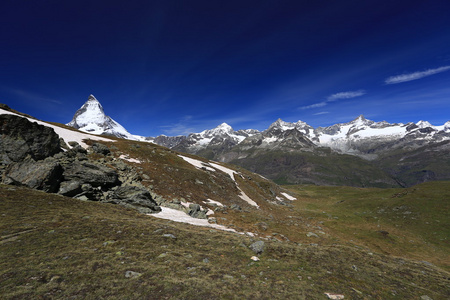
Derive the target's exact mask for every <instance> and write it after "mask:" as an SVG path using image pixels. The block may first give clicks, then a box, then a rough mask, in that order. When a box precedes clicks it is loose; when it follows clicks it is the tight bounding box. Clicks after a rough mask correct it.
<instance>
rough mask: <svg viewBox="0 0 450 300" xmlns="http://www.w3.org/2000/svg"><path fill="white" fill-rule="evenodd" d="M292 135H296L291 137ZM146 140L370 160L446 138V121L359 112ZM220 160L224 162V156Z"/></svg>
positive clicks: (191, 149) (195, 149) (186, 147)
mask: <svg viewBox="0 0 450 300" xmlns="http://www.w3.org/2000/svg"><path fill="white" fill-rule="evenodd" d="M225 128H226V130H225ZM294 135H295V136H297V138H296V139H294V140H292V139H293V136H294ZM148 140H149V141H152V142H154V143H157V144H160V145H163V146H166V147H169V148H174V149H177V150H180V151H184V152H188V153H194V154H195V153H199V152H200V151H202V150H205V149H214V148H220V147H221V149H222V152H224V151H223V150H224V149H231V148H232V147H233V146H236V145H239V144H242V146H243V147H245V146H247V147H248V146H250V145H253V146H255V147H256V146H257V147H259V148H267V149H273V148H280V147H281V148H283V145H286V144H288V145H291V146H292V147H295V148H298V149H300V148H303V149H304V150H311V149H314V148H316V147H328V148H330V149H332V150H333V151H336V152H338V153H343V154H350V155H356V156H360V157H362V158H364V159H374V158H376V157H377V153H380V152H383V151H387V150H393V149H396V148H400V147H405V146H407V147H408V148H410V149H416V148H418V147H421V146H423V145H425V144H427V143H438V142H442V141H447V140H450V121H448V122H446V123H445V124H443V125H441V126H433V125H431V124H430V123H429V122H426V121H419V122H417V123H412V122H409V123H407V124H403V123H393V124H391V123H388V122H386V121H381V122H374V121H372V120H367V119H366V118H364V116H363V115H360V116H358V117H357V118H356V119H354V120H353V121H351V122H347V123H339V124H335V125H331V126H328V127H318V128H313V127H312V126H310V125H308V124H307V123H305V122H303V121H297V122H295V123H290V122H285V121H283V120H281V119H278V120H277V121H275V122H274V123H272V124H271V125H270V126H269V128H268V129H266V130H264V131H258V130H252V129H250V130H238V131H234V130H233V129H232V128H231V126H229V125H228V124H226V123H223V124H221V125H219V126H218V127H216V128H214V129H211V130H205V131H202V132H200V133H191V134H189V135H188V136H177V137H167V136H159V137H156V138H148ZM296 142H297V143H296ZM244 145H245V146H244ZM214 158H216V159H217V157H214ZM221 159H222V160H223V161H227V160H226V158H221Z"/></svg>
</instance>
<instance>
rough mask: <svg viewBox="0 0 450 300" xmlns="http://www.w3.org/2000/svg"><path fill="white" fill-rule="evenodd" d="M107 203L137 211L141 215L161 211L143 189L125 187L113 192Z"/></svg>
mask: <svg viewBox="0 0 450 300" xmlns="http://www.w3.org/2000/svg"><path fill="white" fill-rule="evenodd" d="M109 198H110V200H109V201H108V202H111V203H116V204H121V205H123V206H127V207H131V208H134V209H137V210H138V211H140V212H142V213H152V212H155V211H161V208H160V207H159V206H158V205H157V204H156V202H155V200H153V198H152V196H151V195H150V192H149V191H148V190H147V189H145V188H144V187H138V186H132V185H125V186H120V187H118V188H117V189H115V190H114V192H113V193H112V194H111V196H110V197H109Z"/></svg>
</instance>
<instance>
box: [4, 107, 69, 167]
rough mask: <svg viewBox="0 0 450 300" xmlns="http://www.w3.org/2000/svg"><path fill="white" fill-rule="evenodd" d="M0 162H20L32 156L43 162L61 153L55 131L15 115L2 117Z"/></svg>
mask: <svg viewBox="0 0 450 300" xmlns="http://www.w3.org/2000/svg"><path fill="white" fill-rule="evenodd" d="M0 141H1V142H0V161H2V162H3V163H4V164H9V163H11V162H19V161H22V160H23V159H25V157H27V156H30V157H31V158H33V159H34V160H42V159H45V158H47V157H50V156H52V155H54V154H56V153H58V152H61V147H60V142H59V136H58V135H57V134H56V133H55V131H54V130H53V129H52V128H50V127H46V126H43V125H39V124H37V123H35V122H30V121H28V120H27V119H25V118H23V117H19V116H14V115H0Z"/></svg>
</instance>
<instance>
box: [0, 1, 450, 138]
mask: <svg viewBox="0 0 450 300" xmlns="http://www.w3.org/2000/svg"><path fill="white" fill-rule="evenodd" d="M0 22H1V26H0V103H5V104H7V105H9V106H11V107H12V108H14V109H16V110H19V111H22V112H25V113H28V114H31V115H33V116H35V117H37V118H39V119H43V120H48V121H54V122H60V123H67V122H69V121H70V120H71V118H72V116H73V114H74V113H75V111H76V110H77V109H78V108H79V107H80V106H81V105H83V103H84V102H85V101H86V100H87V98H88V96H89V94H93V95H95V96H96V97H97V99H98V100H99V101H100V102H101V103H102V105H103V107H104V109H105V112H106V113H107V114H108V115H109V116H111V117H112V118H113V119H115V120H116V121H118V122H119V123H121V124H122V125H123V126H124V127H125V128H127V129H128V131H130V132H131V133H133V134H140V135H145V136H156V135H159V134H167V135H178V134H186V133H189V132H199V131H202V130H205V129H210V128H213V127H215V126H217V125H219V124H220V123H222V122H227V123H228V124H230V125H231V126H232V127H233V128H234V129H236V130H237V129H247V128H255V129H259V130H263V129H266V128H267V127H268V126H269V125H270V124H271V123H272V122H274V121H275V120H276V119H278V118H281V119H283V120H285V121H290V122H294V121H297V120H302V121H305V122H307V123H308V124H310V125H312V126H314V127H317V126H328V125H332V124H335V123H339V122H347V121H350V120H352V119H354V118H356V117H357V116H358V115H360V114H364V115H365V116H366V118H368V119H372V120H375V121H382V120H386V121H388V122H391V123H394V122H403V123H406V122H409V121H412V122H417V121H419V120H428V121H430V122H431V123H432V124H434V125H442V124H443V123H445V122H446V121H448V120H449V119H450V114H449V112H450V1H447V0H436V1H434V0H430V1H395V0H393V1H375V0H373V1H372V0H365V1H361V0H358V1H350V0H340V1H335V0H330V1H322V0H315V1H298V0H297V1H279V0H277V1H261V0H259V1H250V0H249V1H244V0H240V1H234V0H228V1H214V0H209V1H196V0H191V1H175V0H174V1H169V0H166V1H151V0H149V1H132V0H130V1H71V0H68V1H25V2H22V1H2V2H1V4H0Z"/></svg>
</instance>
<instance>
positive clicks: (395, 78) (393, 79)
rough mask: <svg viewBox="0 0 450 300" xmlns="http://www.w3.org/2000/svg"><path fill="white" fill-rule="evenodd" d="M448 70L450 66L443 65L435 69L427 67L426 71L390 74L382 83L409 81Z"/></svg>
mask: <svg viewBox="0 0 450 300" xmlns="http://www.w3.org/2000/svg"><path fill="white" fill-rule="evenodd" d="M448 70H450V66H443V67H439V68H435V69H428V70H426V71H421V72H413V73H408V74H402V75H396V76H391V77H389V78H387V79H386V80H385V81H384V83H386V84H396V83H401V82H407V81H411V80H417V79H421V78H424V77H427V76H431V75H434V74H438V73H441V72H445V71H448Z"/></svg>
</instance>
